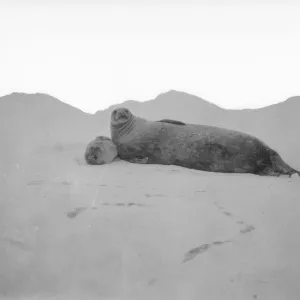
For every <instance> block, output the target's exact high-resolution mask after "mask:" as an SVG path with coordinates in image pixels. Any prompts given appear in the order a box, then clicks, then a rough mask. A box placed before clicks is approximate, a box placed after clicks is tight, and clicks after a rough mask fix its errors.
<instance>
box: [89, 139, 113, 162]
mask: <svg viewBox="0 0 300 300" xmlns="http://www.w3.org/2000/svg"><path fill="white" fill-rule="evenodd" d="M117 156H118V152H117V147H116V145H115V144H114V143H113V142H112V140H111V139H110V138H108V137H105V136H98V137H96V138H95V139H94V140H92V141H91V142H90V143H89V144H88V145H87V148H86V150H85V153H84V158H85V160H86V162H87V163H88V164H89V165H104V164H109V163H111V162H112V161H113V160H114V159H115V158H116V157H117Z"/></svg>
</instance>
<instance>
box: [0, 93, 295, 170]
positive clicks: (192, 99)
mask: <svg viewBox="0 0 300 300" xmlns="http://www.w3.org/2000/svg"><path fill="white" fill-rule="evenodd" d="M121 106H122V107H127V108H129V109H130V110H131V111H132V112H133V113H134V114H136V115H138V116H141V117H144V118H147V119H149V120H159V119H163V118H169V119H177V120H180V121H183V122H187V123H198V124H206V125H213V126H220V127H225V128H229V129H234V130H239V131H242V132H247V133H250V134H252V135H255V136H257V137H258V138H260V139H262V140H263V141H265V142H266V143H267V144H269V145H270V146H271V147H273V148H274V149H276V150H278V151H279V152H280V153H281V154H282V155H283V156H284V158H287V159H288V161H291V160H298V153H299V152H300V141H298V138H297V137H298V136H299V124H298V112H299V111H300V97H292V98H289V99H288V100H286V101H284V102H281V103H278V104H274V105H271V106H267V107H264V108H260V109H243V110H228V109H223V108H221V107H219V106H217V105H215V104H212V103H210V102H208V101H206V100H203V99H201V98H199V97H197V96H194V95H190V94H188V93H185V92H178V91H175V90H171V91H169V92H166V93H162V94H160V95H158V96H157V97H156V98H155V99H152V100H149V101H146V102H138V101H133V100H129V101H125V102H124V103H120V104H117V105H113V106H110V107H109V108H107V109H105V110H102V111H98V112H96V113H95V114H94V115H91V114H88V113H84V112H83V111H81V110H79V109H77V108H74V107H72V106H70V105H68V104H65V103H63V102H61V101H59V100H58V99H56V98H54V97H51V96H49V95H46V94H23V93H13V94H11V95H8V96H4V97H1V98H0V134H1V137H2V145H4V148H7V147H8V146H10V147H9V149H10V152H13V153H15V152H16V151H17V149H19V150H20V148H22V147H23V149H25V148H26V147H28V145H29V146H30V147H33V146H34V147H36V146H40V145H54V144H59V143H62V144H67V143H87V142H88V141H89V140H90V139H92V138H93V137H94V136H96V135H108V136H109V134H110V133H109V120H110V113H111V111H112V110H113V109H114V108H116V107H121ZM5 145H7V146H5ZM25 146H26V147H25ZM24 147H25V148H24ZM2 151H3V149H2ZM298 161H299V160H298ZM298 165H300V162H299V163H298Z"/></svg>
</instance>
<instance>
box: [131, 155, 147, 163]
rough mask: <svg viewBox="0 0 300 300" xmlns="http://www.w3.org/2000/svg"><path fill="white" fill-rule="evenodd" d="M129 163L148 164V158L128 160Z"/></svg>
mask: <svg viewBox="0 0 300 300" xmlns="http://www.w3.org/2000/svg"><path fill="white" fill-rule="evenodd" d="M128 161H129V162H131V163H134V164H142V165H144V164H147V162H148V157H143V158H138V157H134V158H130V159H128Z"/></svg>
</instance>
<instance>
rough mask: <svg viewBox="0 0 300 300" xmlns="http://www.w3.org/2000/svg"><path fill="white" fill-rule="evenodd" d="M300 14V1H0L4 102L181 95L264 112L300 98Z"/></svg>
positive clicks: (87, 103) (103, 101)
mask: <svg viewBox="0 0 300 300" xmlns="http://www.w3.org/2000/svg"><path fill="white" fill-rule="evenodd" d="M225 3H226V4H225ZM299 16H300V2H299V4H297V0H295V1H275V0H274V1H266V0H265V1H264V0H262V1H258V0H248V1H237V0H229V1H221V0H219V1H213V0H210V1H201V0H199V1H196V0H194V1H186V0H177V1H167V0H160V1H158V0H147V1H146V0H144V1H142V0H140V1H134V0H131V1H130V0H123V1H121V0H119V1H101V0H98V1H96V0H94V1H91V0H74V1H71V0H60V1H58V0H52V1H43V0H39V1H38V0H22V1H16V0H7V1H5V0H0V96H3V95H6V94H9V93H11V92H26V93H35V92H43V93H48V94H50V95H52V96H55V97H57V98H59V99H60V100H62V101H64V102H67V103H69V104H71V105H73V106H76V107H78V108H80V109H82V110H84V111H86V112H95V111H96V110H98V109H103V108H106V107H108V106H109V105H111V104H114V103H117V102H123V101H125V100H129V99H132V100H139V101H144V100H149V99H152V98H155V97H156V96H157V95H158V94H160V93H162V92H166V91H168V90H170V89H175V90H180V91H185V92H188V93H191V94H195V95H197V96H199V97H202V98H204V99H206V100H208V101H211V102H214V103H216V104H218V105H220V106H222V107H225V108H244V107H249V108H250V107H261V106H266V105H269V104H272V103H276V102H280V101H284V100H285V99H286V98H288V97H290V96H294V95H300V17H299Z"/></svg>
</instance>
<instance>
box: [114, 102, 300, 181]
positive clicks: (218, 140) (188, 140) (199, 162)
mask: <svg viewBox="0 0 300 300" xmlns="http://www.w3.org/2000/svg"><path fill="white" fill-rule="evenodd" d="M110 130H111V138H112V141H113V142H114V144H115V145H116V147H117V151H118V154H119V157H120V158H121V159H123V160H127V161H130V160H132V159H137V160H140V161H142V163H147V164H162V165H177V166H181V167H186V168H190V169H196V170H202V171H210V172H223V173H252V174H258V175H269V176H271V175H272V176H279V175H281V174H285V175H289V176H291V175H292V174H294V173H297V174H299V175H300V172H299V171H297V170H295V169H293V168H292V167H290V166H289V165H288V164H286V163H285V162H284V161H283V160H282V158H281V157H280V155H279V154H278V153H277V152H276V151H275V150H273V149H271V148H270V147H268V146H267V145H266V144H265V143H263V142H262V141H260V140H259V139H257V138H256V137H253V136H251V135H249V134H246V133H242V132H238V131H234V130H229V129H225V128H219V127H214V126H206V125H196V124H185V125H177V124H174V123H172V122H163V121H148V120H146V119H143V118H140V117H137V116H134V115H133V114H132V113H131V112H130V110H128V109H127V108H117V109H114V110H113V111H112V113H111V122H110Z"/></svg>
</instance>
